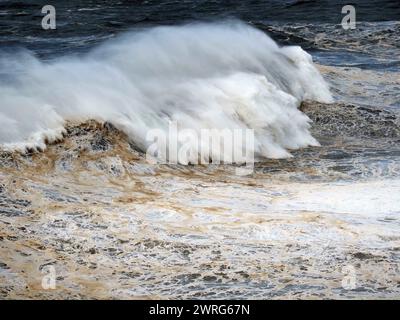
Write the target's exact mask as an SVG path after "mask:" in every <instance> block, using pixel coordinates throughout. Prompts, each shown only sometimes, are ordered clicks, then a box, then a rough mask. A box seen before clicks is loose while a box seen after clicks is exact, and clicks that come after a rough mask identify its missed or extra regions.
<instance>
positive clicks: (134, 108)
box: [0, 22, 332, 158]
mask: <svg viewBox="0 0 400 320" xmlns="http://www.w3.org/2000/svg"><path fill="white" fill-rule="evenodd" d="M0 66H2V67H3V75H2V79H1V82H0V83H1V84H0V98H1V99H0V101H1V102H0V104H1V108H0V145H1V147H2V148H3V149H14V150H15V149H18V150H24V149H26V148H39V149H45V148H46V142H50V143H51V142H54V141H56V140H58V139H61V138H62V136H63V134H64V132H65V129H64V126H65V124H66V122H67V121H76V122H84V121H87V120H90V119H93V120H96V121H100V122H110V123H111V124H113V125H114V126H115V127H116V128H118V129H120V130H122V131H123V132H125V133H126V134H127V135H128V137H129V138H130V139H131V141H132V142H133V143H134V144H135V145H136V146H137V147H138V148H139V149H141V150H143V151H144V150H146V148H147V147H148V146H149V145H150V144H151V143H152V142H151V141H147V140H146V134H147V132H148V131H149V130H150V129H155V128H157V129H162V130H165V131H166V132H167V130H168V125H169V124H170V123H171V121H174V122H176V123H177V125H178V128H179V129H185V128H190V129H194V130H196V131H200V130H201V129H207V128H208V129H226V128H228V129H247V128H250V129H254V133H255V155H256V156H257V157H269V158H282V157H288V156H290V154H289V152H288V150H290V149H297V148H301V147H305V146H309V145H318V142H317V141H316V140H315V139H314V138H313V137H312V136H311V134H310V132H309V122H310V120H309V118H308V117H307V116H306V115H305V114H303V113H302V112H301V111H300V110H298V107H299V105H300V103H301V102H302V101H304V100H315V101H320V102H331V101H332V97H331V95H330V93H329V89H328V86H327V85H326V83H325V82H324V80H323V78H322V76H321V75H320V74H319V72H318V70H317V69H316V68H315V67H314V66H313V63H312V59H311V56H310V55H309V54H307V53H306V52H305V51H303V50H302V49H301V48H300V47H297V46H287V47H279V46H278V45H277V44H276V43H275V42H274V41H273V40H272V39H271V38H269V37H268V36H267V35H266V34H264V33H263V32H261V31H259V30H257V29H255V28H253V27H250V26H248V25H245V24H243V23H241V22H226V23H222V24H221V23H220V24H215V23H212V24H210V23H208V24H205V23H202V24H189V25H184V26H171V27H156V28H152V29H148V30H145V31H140V32H130V33H127V34H124V35H122V36H119V37H117V38H116V39H113V40H109V41H107V42H105V43H103V44H102V45H101V46H99V47H97V48H95V49H94V50H92V51H91V52H90V53H88V54H86V55H84V56H80V57H77V56H66V57H62V58H58V59H57V60H56V61H51V62H42V61H40V60H38V59H36V58H35V57H34V56H32V55H31V54H30V53H27V52H20V53H18V54H17V55H14V56H13V57H11V56H10V55H6V54H4V53H3V54H1V57H0Z"/></svg>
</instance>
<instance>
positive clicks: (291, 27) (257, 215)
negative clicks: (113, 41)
mask: <svg viewBox="0 0 400 320" xmlns="http://www.w3.org/2000/svg"><path fill="white" fill-rule="evenodd" d="M54 3H55V6H56V8H57V10H58V11H57V15H58V26H57V30H56V31H54V32H44V31H43V30H41V29H40V20H41V14H40V8H41V5H42V4H41V2H40V1H25V2H19V3H18V4H16V3H15V2H12V1H3V2H2V3H1V4H0V49H1V52H0V62H1V66H3V68H1V69H2V70H0V86H1V88H2V89H4V88H8V89H9V88H10V87H11V88H14V89H15V88H17V89H18V88H21V87H18V85H20V84H19V83H18V81H19V79H21V78H19V76H20V75H23V74H24V72H25V73H26V70H27V69H25V67H26V65H25V64H21V63H20V61H25V62H26V61H28V60H24V59H22V60H18V59H17V58H16V57H19V56H22V57H24V55H25V57H28V56H29V57H32V56H34V57H35V58H36V59H39V60H40V61H41V63H44V64H47V63H52V64H53V65H56V66H57V61H58V60H59V59H63V57H68V58H70V59H78V60H79V59H81V58H82V57H83V56H85V55H86V54H87V53H88V52H90V51H91V50H93V48H97V46H98V45H100V44H102V43H103V42H104V41H105V40H107V39H110V38H115V37H117V36H119V34H120V33H121V32H125V31H132V30H147V28H149V27H153V26H157V25H176V24H179V25H181V24H182V23H187V22H191V21H194V20H195V21H199V20H201V21H222V20H224V21H226V19H232V18H238V19H241V20H243V21H244V22H245V23H248V24H250V25H252V26H254V27H256V28H258V29H259V30H261V31H263V32H266V33H267V34H268V35H269V36H271V37H272V38H273V39H274V40H275V41H277V42H278V43H279V44H280V45H299V46H301V47H302V48H303V49H304V50H306V51H307V52H308V53H310V54H311V55H312V57H313V60H314V62H316V66H317V69H318V70H319V72H320V73H321V74H322V76H323V78H324V79H325V81H326V82H327V83H328V84H329V86H330V92H331V93H332V96H333V98H334V103H332V104H324V103H317V102H315V101H314V102H311V101H307V102H303V103H302V105H301V107H300V110H301V111H303V112H304V113H305V114H306V115H307V116H308V117H309V118H310V119H311V120H312V121H313V122H312V126H311V128H310V133H311V135H312V136H313V137H314V138H315V139H317V140H318V141H319V142H320V144H321V146H319V147H317V146H314V147H307V148H300V149H297V150H289V151H290V153H291V155H292V157H289V158H286V159H274V160H273V159H264V160H263V161H261V162H258V163H256V166H255V169H254V173H253V174H251V175H249V176H237V175H235V168H236V167H235V166H228V165H227V166H222V165H221V166H216V165H209V166H183V165H176V166H167V165H158V166H155V165H150V164H149V163H147V162H146V161H145V159H144V157H143V154H142V153H140V152H138V151H137V148H136V146H135V143H133V142H132V141H131V140H130V139H129V138H128V137H127V136H126V134H125V133H123V132H121V131H119V130H117V129H116V128H115V127H114V126H112V125H110V124H109V123H106V124H105V125H103V124H100V123H98V122H93V121H89V122H85V123H84V124H80V123H76V122H68V123H67V124H66V132H65V134H64V135H65V136H64V138H63V140H62V141H55V143H53V144H50V145H48V147H47V150H45V151H44V152H32V153H30V154H25V155H22V154H20V153H17V152H13V151H10V150H2V151H1V153H0V297H1V298H6V299H10V298H160V297H161V298H200V299H201V298H261V299H265V298H290V299H292V298H305V299H307V298H397V299H398V298H399V297H400V292H399V290H400V289H399V284H400V260H399V252H400V237H399V228H400V223H399V214H400V120H399V119H400V118H399V107H400V74H399V72H400V69H399V68H400V56H399V52H400V50H399V43H400V42H399V38H400V28H399V26H400V24H399V23H400V22H399V20H400V11H399V10H400V9H399V6H398V1H382V2H380V3H379V10H377V9H376V6H377V4H376V2H375V1H367V0H365V1H364V0H363V1H358V2H357V1H356V2H355V5H356V7H357V6H358V7H357V8H358V11H357V12H358V13H357V17H358V19H359V23H358V24H357V29H356V30H348V31H345V30H343V29H342V28H341V26H340V21H341V17H342V15H341V13H340V12H341V7H342V6H343V3H342V2H341V1H263V2H261V1H251V2H250V1H241V2H234V1H232V2H226V1H224V2H222V1H176V2H174V1H157V2H156V1H138V2H135V4H132V2H128V1H103V2H102V1H92V2H90V1H88V2H85V5H82V4H80V3H78V2H75V1H69V2H66V1H63V2H61V1H60V2H57V1H54ZM204 41H206V40H204ZM26 50H28V51H29V53H28V52H27V51H26ZM16 52H18V55H16V54H15V53H16ZM22 52H23V53H22ZM227 56H229V55H227ZM10 57H13V59H9V58H10ZM72 57H73V58H72ZM9 61H15V63H13V64H10V63H8V62H9ZM29 61H32V60H29ZM186 61H188V60H186ZM186 67H188V66H187V65H186ZM189 67H190V65H189ZM50 69H51V68H50ZM189 69H190V68H189ZM98 79H101V77H96V79H95V80H98ZM13 81H14V82H13ZM70 83H72V82H70ZM54 85H56V84H54ZM284 87H285V86H284ZM8 89H7V90H4V91H2V92H3V93H7V97H10V95H9V93H10V92H11V91H9V90H8ZM17 89H15V90H16V92H22V91H18V90H17ZM25 89H26V88H25ZM25 89H24V90H25ZM61 89H62V87H61V88H60V91H59V92H58V94H61V96H62V90H61ZM38 90H41V89H38V88H37V90H36V91H35V90H31V91H29V90H27V89H26V91H24V92H25V94H26V95H27V96H29V95H30V94H33V93H32V92H39V91H38ZM4 97H6V95H4V96H3V97H0V108H1V107H2V106H4V105H5V104H4V101H5V98H4ZM1 98H2V99H1ZM1 103H3V105H2V104H1ZM97 120H99V119H97ZM100 120H101V119H100ZM100 122H102V121H100ZM5 124H7V122H5ZM3 128H4V126H3ZM3 131H4V130H3ZM0 132H2V131H1V129H0ZM31 151H32V150H31ZM46 266H53V267H54V268H55V271H56V277H57V280H56V284H57V288H56V290H44V289H43V288H42V286H41V283H42V277H43V275H44V273H43V270H45V269H46ZM348 276H350V277H352V278H351V279H352V280H351V281H350V283H354V286H352V287H350V288H349V287H348V286H346V283H348V282H346V279H348V278H346V277H348ZM353 280H354V281H353ZM352 281H353V282H352Z"/></svg>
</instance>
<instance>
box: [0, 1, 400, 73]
mask: <svg viewBox="0 0 400 320" xmlns="http://www.w3.org/2000/svg"><path fill="white" fill-rule="evenodd" d="M349 3H351V4H353V5H354V6H355V8H356V19H357V29H356V30H347V31H346V30H343V28H342V27H341V25H340V23H341V21H342V18H343V16H344V15H343V14H342V12H341V11H342V7H343V6H344V5H346V4H349ZM46 4H51V5H53V6H54V7H55V8H56V13H57V29H56V30H43V29H42V28H41V20H42V17H43V14H42V13H41V8H42V6H43V5H46ZM224 19H240V20H243V21H245V22H247V23H250V24H253V25H255V26H256V27H258V28H260V29H262V30H264V31H265V32H267V33H269V34H270V35H271V36H272V37H273V38H274V39H275V40H277V41H278V42H279V43H281V44H297V45H301V46H302V47H303V48H304V49H306V50H308V51H309V52H311V53H312V54H313V55H314V57H315V59H316V60H317V61H319V62H321V63H324V64H329V65H349V66H354V65H357V66H360V67H362V68H386V69H393V68H395V69H396V68H398V66H399V60H400V58H399V52H400V50H399V49H400V48H399V46H400V45H399V43H400V41H399V39H400V37H399V35H400V24H399V23H398V22H399V21H400V1H399V0H383V1H377V0H358V1H351V2H349V1H331V0H319V1H317V0H267V1H260V0H241V1H238V0H237V1H232V0H228V1H226V0H212V1H206V0H182V1H168V0H160V1H155V0H147V1H126V0H111V1H105V0H100V1H94V0H89V1H76V0H72V1H60V0H54V1H48V0H45V1H39V0H33V1H9V0H6V1H0V49H1V50H3V51H4V50H6V51H10V50H11V51H13V50H16V48H24V49H29V50H31V51H33V52H34V53H35V54H36V55H38V56H39V57H41V58H43V59H50V58H52V57H55V56H58V55H65V54H70V53H75V54H79V53H81V52H86V51H87V50H89V49H90V48H91V47H93V46H94V45H96V44H97V43H99V42H101V41H103V40H105V39H108V38H110V37H114V36H115V35H117V34H119V33H121V32H124V31H127V30H132V29H143V28H147V27H151V26H157V25H171V24H172V25H173V24H182V23H188V22H192V21H221V20H224ZM396 21H397V23H396Z"/></svg>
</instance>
